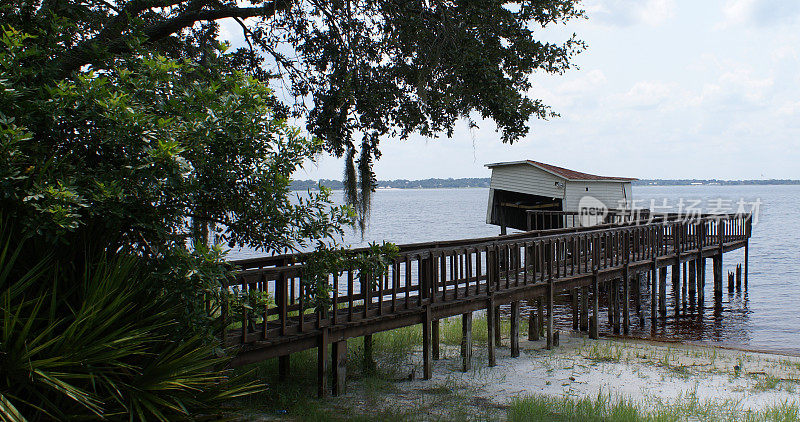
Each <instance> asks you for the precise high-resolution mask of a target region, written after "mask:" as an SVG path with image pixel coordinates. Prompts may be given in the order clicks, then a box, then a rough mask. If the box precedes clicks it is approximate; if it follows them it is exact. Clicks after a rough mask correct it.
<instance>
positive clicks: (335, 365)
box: [331, 340, 347, 396]
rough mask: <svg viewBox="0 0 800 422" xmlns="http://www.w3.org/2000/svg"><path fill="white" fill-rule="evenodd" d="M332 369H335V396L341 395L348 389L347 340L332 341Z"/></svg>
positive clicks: (333, 389)
mask: <svg viewBox="0 0 800 422" xmlns="http://www.w3.org/2000/svg"><path fill="white" fill-rule="evenodd" d="M332 345H333V346H332V349H333V350H332V352H331V359H332V362H331V369H332V370H333V388H332V389H331V390H332V391H333V395H334V396H341V395H342V394H344V393H345V391H346V383H347V340H341V341H337V342H334V343H332Z"/></svg>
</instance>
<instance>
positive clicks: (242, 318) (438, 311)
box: [221, 214, 751, 394]
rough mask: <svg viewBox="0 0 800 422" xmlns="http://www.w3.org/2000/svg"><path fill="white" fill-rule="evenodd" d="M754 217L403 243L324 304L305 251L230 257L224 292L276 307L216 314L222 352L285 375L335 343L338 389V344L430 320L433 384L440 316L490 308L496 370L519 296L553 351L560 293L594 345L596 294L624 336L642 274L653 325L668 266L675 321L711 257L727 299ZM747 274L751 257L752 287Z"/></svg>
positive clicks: (696, 298)
mask: <svg viewBox="0 0 800 422" xmlns="http://www.w3.org/2000/svg"><path fill="white" fill-rule="evenodd" d="M565 215H568V214H565ZM684 217H685V216H684ZM750 221H751V219H750V215H749V214H736V215H703V216H699V217H697V218H693V219H686V218H681V216H677V215H656V216H650V215H648V216H647V220H646V221H645V220H643V219H642V218H623V219H621V220H618V221H615V222H614V223H611V224H603V225H598V226H593V227H569V228H563V229H557V230H542V231H530V232H524V233H517V234H512V235H507V236H498V237H489V238H479V239H465V240H455V241H445V242H431V243H419V244H411V245H401V246H399V253H398V255H397V257H396V258H395V259H394V260H393V261H392V262H391V264H390V265H389V268H388V271H386V273H385V274H383V275H382V276H381V277H380V278H379V279H377V280H375V279H373V278H372V277H369V275H368V274H361V273H360V272H359V271H358V270H357V269H354V268H342V269H341V272H338V273H335V274H331V275H330V276H329V281H330V283H331V285H332V290H331V294H330V297H329V305H328V306H325V307H320V306H316V307H314V306H312V305H311V304H309V303H308V301H309V300H308V296H307V295H304V294H302V293H303V292H304V291H306V290H305V286H304V285H303V282H304V281H303V278H302V274H303V270H304V267H305V260H306V259H307V258H308V256H309V255H307V254H292V255H281V256H274V257H265V258H256V259H247V260H240V261H235V262H233V263H234V264H235V265H237V266H238V267H239V268H240V270H239V272H238V273H237V276H236V278H235V279H232V280H230V282H229V284H228V285H227V286H225V287H224V288H226V289H231V288H233V287H235V288H236V289H237V290H238V292H239V294H240V295H247V294H249V293H250V292H257V293H258V294H260V295H262V297H263V296H264V295H265V294H266V295H267V296H268V297H269V299H270V300H267V301H265V302H264V304H263V306H262V308H261V309H242V310H240V312H237V313H236V320H232V314H233V313H232V312H231V310H230V309H228V307H226V306H223V310H222V315H221V317H222V318H224V319H225V320H227V322H228V324H227V326H226V328H225V330H224V332H223V333H222V338H223V341H224V342H225V345H226V346H235V345H238V346H239V348H240V351H239V353H238V356H237V357H236V358H235V359H234V365H244V364H248V363H253V362H257V361H261V360H264V359H267V358H272V357H281V365H280V367H281V370H282V372H285V371H288V356H289V354H291V353H294V352H298V351H301V350H305V349H309V348H314V347H316V348H318V351H319V353H320V360H321V362H322V363H321V365H325V362H326V361H327V356H328V355H327V353H328V352H327V345H328V344H332V345H333V349H334V353H333V358H334V359H333V367H334V392H335V393H337V392H341V391H342V390H341V389H342V388H343V387H344V375H343V373H342V372H341V371H343V368H342V367H341V365H340V362H339V360H340V359H342V354H343V353H344V354H346V349H345V351H344V352H342V348H344V347H345V345H346V340H347V339H348V338H353V337H360V336H365V341H371V340H370V339H371V337H370V336H371V334H373V333H376V332H380V331H385V330H390V329H395V328H399V327H403V326H408V325H413V324H423V337H424V344H423V350H424V354H423V355H424V356H423V357H424V361H425V364H424V376H425V377H426V378H427V377H429V376H430V361H431V359H432V358H433V357H436V356H435V355H437V354H438V333H437V332H438V329H437V328H438V324H437V320H439V319H442V318H447V317H451V316H456V315H463V318H464V322H465V326H466V324H467V322H468V321H467V320H468V319H469V322H471V315H472V314H471V313H472V312H474V311H480V310H489V311H488V312H487V314H486V315H487V317H488V318H489V320H490V321H489V324H488V325H489V331H490V332H489V344H488V347H489V360H490V365H493V364H494V360H495V356H494V348H495V346H496V344H495V343H496V337H497V336H498V334H499V331H498V330H499V306H500V305H505V304H510V305H511V309H510V313H511V319H512V337H511V349H512V356H514V355H515V354H518V353H519V345H518V336H515V335H513V330H514V328H515V327H517V330H518V320H519V307H520V303H519V301H520V300H526V301H528V303H532V302H531V301H532V300H534V299H535V300H536V301H537V303H539V306H540V307H539V314H538V315H543V311H542V305H544V306H545V307H546V311H547V312H546V317H542V318H538V319H537V318H536V317H537V315H534V314H533V313H531V314H532V317H531V321H529V322H530V324H531V327H533V328H532V329H534V331H536V335H537V336H538V332H539V329H535V328H539V327H541V326H543V327H545V328H546V337H547V347H552V346H553V330H554V328H553V300H554V295H555V294H556V293H558V292H571V293H572V294H573V308H574V309H573V310H574V314H575V315H574V324H573V328H575V329H582V330H588V331H589V332H590V333H591V336H592V337H594V338H596V336H597V333H598V331H599V326H598V321H599V314H598V313H599V300H600V299H599V298H600V287H601V286H602V287H604V290H606V291H608V292H613V294H612V293H609V294H608V295H607V296H608V300H607V307H608V309H609V321H610V322H611V326H612V330H614V331H619V329H620V325H622V330H623V332H624V333H627V332H628V329H629V324H630V312H631V309H630V305H631V302H633V306H634V308H635V309H636V311H637V313H638V314H639V317H640V318H642V319H643V318H644V317H643V314H642V312H641V305H642V303H641V302H642V301H641V298H640V297H639V293H638V292H640V291H641V289H640V287H639V284H638V283H639V280H641V277H636V276H635V275H637V274H640V273H646V272H651V273H652V274H653V276H652V277H651V285H650V286H649V287H650V289H651V290H650V291H651V292H652V296H651V297H652V298H654V299H653V300H651V314H650V317H651V319H653V320H654V321H655V319H656V318H660V317H665V316H666V299H665V298H666V287H665V286H666V269H667V268H668V267H672V281H673V288H676V289H677V290H673V291H677V292H678V293H677V295H678V299H677V303H678V304H677V305H676V311H675V312H676V315H677V314H679V313H680V312H681V309H680V308H681V306H680V303H681V301H683V302H682V303H683V311H684V312H685V311H686V306H687V304H688V306H690V307H691V308H692V309H694V306H695V304H697V305H699V306H701V304H702V301H703V300H704V293H703V292H704V290H705V289H704V287H705V286H704V280H705V264H704V263H705V259H706V258H711V259H713V261H714V292H715V294H720V295H721V291H722V281H721V279H722V254H723V253H724V252H727V251H730V250H733V249H738V248H741V247H745V250H746V251H747V245H748V239H749V237H750V231H751V223H750ZM685 262H688V263H689V277H688V282H684V283H683V285H682V286H681V278H680V276H679V273H680V267H681V264H682V263H685ZM656 274H657V275H658V276H656ZM746 276H747V259H746V258H745V286H747V282H746ZM718 279H719V282H717V281H718ZM631 283H633V285H632V284H631ZM631 292H632V293H631ZM681 292H683V295H682V296H681ZM578 298H580V299H581V300H580V303H579V299H578ZM590 303H591V306H589V304H590ZM657 307H658V312H657V310H656V308H657ZM590 308H591V309H590ZM534 319H537V320H536V321H534ZM470 325H471V324H470ZM531 335H533V333H532V334H531ZM468 348H471V345H468ZM468 356H471V353H468V354H467V353H466V352H465V356H464V359H465V363H464V365H465V367H467V366H469V363H468ZM337 365H338V366H337ZM337 368H338V369H337ZM337 370H338V371H339V372H337ZM320 371H321V372H320V394H324V393H325V391H326V390H325V389H326V387H325V385H326V381H325V380H326V379H327V378H326V377H327V375H326V373H327V368H326V367H325V368H321V369H320Z"/></svg>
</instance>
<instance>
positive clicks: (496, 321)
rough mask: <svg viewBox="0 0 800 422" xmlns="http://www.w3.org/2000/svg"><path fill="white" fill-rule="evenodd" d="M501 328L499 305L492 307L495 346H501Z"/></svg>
mask: <svg viewBox="0 0 800 422" xmlns="http://www.w3.org/2000/svg"><path fill="white" fill-rule="evenodd" d="M501 328H502V326H501V325H500V305H497V306H495V307H494V342H495V344H496V345H497V346H501V345H502V344H503V341H502V340H503V336H502V330H501Z"/></svg>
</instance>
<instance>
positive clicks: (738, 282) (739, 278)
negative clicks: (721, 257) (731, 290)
mask: <svg viewBox="0 0 800 422" xmlns="http://www.w3.org/2000/svg"><path fill="white" fill-rule="evenodd" d="M736 291H737V292H741V291H742V264H739V265H737V266H736Z"/></svg>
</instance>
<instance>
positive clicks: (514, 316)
mask: <svg viewBox="0 0 800 422" xmlns="http://www.w3.org/2000/svg"><path fill="white" fill-rule="evenodd" d="M509 331H510V332H509V342H510V343H511V357H512V358H515V357H518V356H519V301H517V300H515V301H513V302H511V328H510V330H509Z"/></svg>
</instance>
